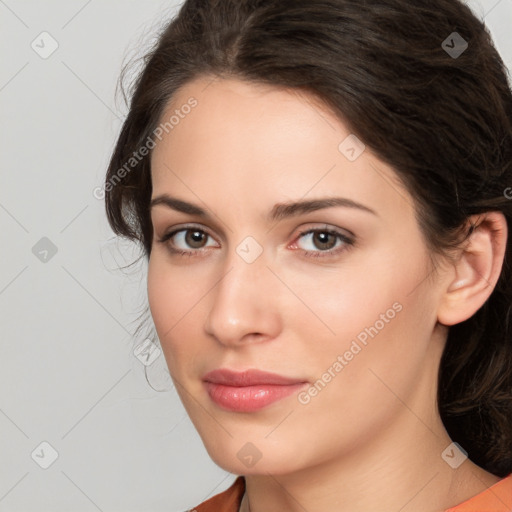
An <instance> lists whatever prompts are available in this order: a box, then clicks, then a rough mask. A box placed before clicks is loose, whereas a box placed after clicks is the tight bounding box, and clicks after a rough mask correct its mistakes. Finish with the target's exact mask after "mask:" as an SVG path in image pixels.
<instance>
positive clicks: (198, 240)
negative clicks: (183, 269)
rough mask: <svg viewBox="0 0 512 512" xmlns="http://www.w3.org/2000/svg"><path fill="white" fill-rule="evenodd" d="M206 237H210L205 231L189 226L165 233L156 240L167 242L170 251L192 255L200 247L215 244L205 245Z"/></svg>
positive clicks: (198, 250)
mask: <svg viewBox="0 0 512 512" xmlns="http://www.w3.org/2000/svg"><path fill="white" fill-rule="evenodd" d="M208 238H212V237H211V236H210V235H209V234H208V233H206V231H204V230H202V229H199V228H196V227H193V226H190V227H185V228H180V229H175V230H174V231H171V232H169V233H167V234H165V235H164V236H163V237H162V238H160V239H159V240H158V242H160V243H165V244H167V246H168V248H169V251H170V252H172V253H179V254H182V255H185V254H186V255H188V256H193V255H194V254H195V253H198V252H201V251H200V249H203V248H205V247H211V246H215V243H213V244H211V245H209V246H208V245H205V242H206V241H207V240H208ZM169 242H171V243H169Z"/></svg>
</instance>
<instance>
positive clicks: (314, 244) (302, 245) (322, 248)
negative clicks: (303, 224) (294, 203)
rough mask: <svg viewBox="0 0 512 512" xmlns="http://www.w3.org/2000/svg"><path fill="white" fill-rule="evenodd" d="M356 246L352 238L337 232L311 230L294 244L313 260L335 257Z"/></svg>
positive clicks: (301, 235)
mask: <svg viewBox="0 0 512 512" xmlns="http://www.w3.org/2000/svg"><path fill="white" fill-rule="evenodd" d="M353 245H354V240H353V239H352V238H351V237H348V236H346V235H344V234H343V233H341V232H339V231H336V230H329V229H309V230H308V231H303V232H302V233H300V235H299V237H298V238H297V241H296V242H295V243H294V246H295V247H296V248H299V249H302V251H303V252H304V254H305V255H307V256H309V257H313V258H318V257H328V256H334V255H336V254H338V253H340V252H342V251H345V250H347V249H348V248H350V247H352V246H353Z"/></svg>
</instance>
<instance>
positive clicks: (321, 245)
mask: <svg viewBox="0 0 512 512" xmlns="http://www.w3.org/2000/svg"><path fill="white" fill-rule="evenodd" d="M312 241H313V243H314V244H315V247H316V248H317V249H321V250H329V249H332V248H333V247H334V246H335V245H336V236H334V235H333V234H332V233H329V232H327V231H316V232H315V233H314V234H313V238H312Z"/></svg>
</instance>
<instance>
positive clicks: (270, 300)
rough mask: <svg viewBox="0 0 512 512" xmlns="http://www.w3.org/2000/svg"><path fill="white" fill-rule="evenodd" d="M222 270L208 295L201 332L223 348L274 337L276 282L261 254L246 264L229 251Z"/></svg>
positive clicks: (277, 324)
mask: <svg viewBox="0 0 512 512" xmlns="http://www.w3.org/2000/svg"><path fill="white" fill-rule="evenodd" d="M223 269H224V272H223V274H222V275H223V277H222V278H220V279H219V281H218V283H217V284H216V286H215V287H214V289H213V290H212V292H211V301H212V302H211V304H212V305H211V308H210V310H209V313H208V316H207V318H206V321H205V325H204V329H205V331H206V332H207V333H208V334H209V335H210V336H213V337H214V338H215V339H216V340H217V341H218V342H219V343H222V344H223V345H226V346H239V345H241V344H246V343H248V342H255V341H257V342H261V341H266V340H268V339H272V338H275V337H276V336H277V335H278V334H279V332H280V329H281V317H280V312H279V306H278V296H277V295H276V288H277V286H278V283H277V282H276V277H275V276H274V275H273V273H272V272H271V271H270V270H269V269H268V268H267V266H266V263H265V260H264V257H263V254H262V255H260V257H259V258H258V259H257V260H256V261H254V262H252V263H247V262H246V261H244V260H243V259H242V258H241V257H240V256H239V255H238V254H237V253H236V252H235V251H233V254H231V255H230V257H229V258H228V259H227V260H226V265H225V267H223Z"/></svg>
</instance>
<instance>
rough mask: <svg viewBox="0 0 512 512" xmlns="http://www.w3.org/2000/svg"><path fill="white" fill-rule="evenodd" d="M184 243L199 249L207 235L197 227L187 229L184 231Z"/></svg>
mask: <svg viewBox="0 0 512 512" xmlns="http://www.w3.org/2000/svg"><path fill="white" fill-rule="evenodd" d="M185 232H186V233H187V234H186V235H185V243H186V244H187V245H188V246H189V247H191V248H192V249H200V248H201V247H202V246H203V245H202V244H203V243H204V242H205V240H206V239H207V237H208V235H207V234H206V233H205V232H204V231H200V230H199V229H187V230H186V231H185Z"/></svg>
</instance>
